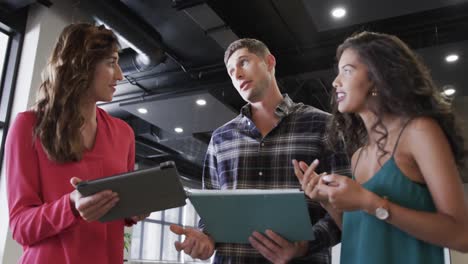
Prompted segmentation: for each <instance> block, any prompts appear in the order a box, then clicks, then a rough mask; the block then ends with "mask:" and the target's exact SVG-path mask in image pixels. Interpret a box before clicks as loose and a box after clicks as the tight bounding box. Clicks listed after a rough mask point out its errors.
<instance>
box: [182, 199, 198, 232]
mask: <svg viewBox="0 0 468 264" xmlns="http://www.w3.org/2000/svg"><path fill="white" fill-rule="evenodd" d="M184 210H185V219H184V225H185V226H192V227H197V226H198V222H197V213H196V212H195V208H193V205H192V204H191V203H190V202H188V203H187V205H186V206H185V207H184Z"/></svg>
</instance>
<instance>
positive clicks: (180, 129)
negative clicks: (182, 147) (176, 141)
mask: <svg viewBox="0 0 468 264" xmlns="http://www.w3.org/2000/svg"><path fill="white" fill-rule="evenodd" d="M174 131H175V132H176V133H179V134H180V133H182V132H184V130H183V129H182V128H181V127H176V128H174Z"/></svg>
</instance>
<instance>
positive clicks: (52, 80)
mask: <svg viewBox="0 0 468 264" xmlns="http://www.w3.org/2000/svg"><path fill="white" fill-rule="evenodd" d="M117 50H118V42H117V38H116V37H115V35H114V34H113V33H112V31H110V30H108V29H105V28H104V27H103V26H99V27H96V26H93V25H90V24H72V25H69V26H67V27H66V28H65V29H64V30H63V32H62V33H61V35H60V37H59V39H58V42H57V44H56V45H55V47H54V50H53V53H52V55H51V57H50V59H49V63H48V65H47V68H46V69H45V72H44V81H43V82H42V84H41V86H40V91H41V95H42V96H41V98H40V100H39V101H38V102H37V104H36V107H35V108H34V110H31V111H26V112H23V113H20V114H19V115H18V116H17V117H16V120H15V122H14V123H13V125H12V127H11V128H10V131H9V133H8V138H7V142H6V172H7V181H8V204H9V210H10V228H11V231H12V233H13V238H14V239H15V240H16V241H17V242H18V243H20V244H21V245H22V246H23V249H24V252H23V255H22V257H21V259H20V261H19V262H20V263H122V261H123V229H124V225H125V224H129V225H130V224H133V223H135V222H136V221H137V220H140V218H141V217H134V218H132V219H126V220H125V221H124V220H120V221H113V222H109V223H100V222H98V221H96V220H97V219H99V218H100V217H101V216H103V215H104V214H105V213H106V212H107V211H109V209H111V208H112V207H113V206H114V205H115V204H116V203H117V202H118V200H119V197H118V196H117V194H116V193H113V192H112V191H110V190H107V191H102V192H100V193H97V194H95V195H92V196H88V197H82V196H81V195H80V193H78V192H77V191H76V190H75V188H74V186H75V185H76V184H77V183H78V182H79V181H80V180H91V179H95V178H100V177H104V176H110V175H112V174H117V173H122V172H127V171H131V170H133V167H134V163H135V141H134V140H135V139H134V134H133V131H132V129H131V128H130V127H129V126H128V125H127V124H126V123H125V122H123V121H121V120H119V119H116V118H113V117H112V116H110V115H109V114H107V113H106V112H104V111H103V110H102V109H100V108H97V107H96V102H97V101H111V100H112V96H113V93H114V92H115V86H116V82H117V81H118V80H121V79H122V71H121V69H120V67H119V65H118V63H117V62H118V59H119V58H118V53H117Z"/></svg>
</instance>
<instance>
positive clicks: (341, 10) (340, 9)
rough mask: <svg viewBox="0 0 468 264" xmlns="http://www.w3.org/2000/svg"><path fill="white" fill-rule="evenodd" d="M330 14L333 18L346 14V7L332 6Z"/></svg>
mask: <svg viewBox="0 0 468 264" xmlns="http://www.w3.org/2000/svg"><path fill="white" fill-rule="evenodd" d="M331 15H332V16H333V17H334V18H342V17H344V16H345V15H346V9H344V8H343V7H336V8H333V9H332V11H331Z"/></svg>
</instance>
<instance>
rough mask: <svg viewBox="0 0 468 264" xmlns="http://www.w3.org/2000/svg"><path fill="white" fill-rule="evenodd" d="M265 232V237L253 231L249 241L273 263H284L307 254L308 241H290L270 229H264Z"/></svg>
mask: <svg viewBox="0 0 468 264" xmlns="http://www.w3.org/2000/svg"><path fill="white" fill-rule="evenodd" d="M265 234H266V235H267V237H265V236H263V235H262V234H260V233H259V232H253V233H252V236H251V237H249V241H250V244H251V245H252V246H253V247H254V248H255V249H257V250H258V252H260V254H262V255H263V256H264V257H265V258H267V259H268V260H269V261H271V262H273V263H274V264H286V263H288V262H289V261H291V260H292V259H293V258H297V257H302V256H304V255H305V254H307V250H308V244H309V242H308V241H300V242H294V243H291V242H289V241H288V240H286V239H284V238H282V237H281V236H280V235H278V234H276V233H275V232H273V231H271V230H266V231H265Z"/></svg>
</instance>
